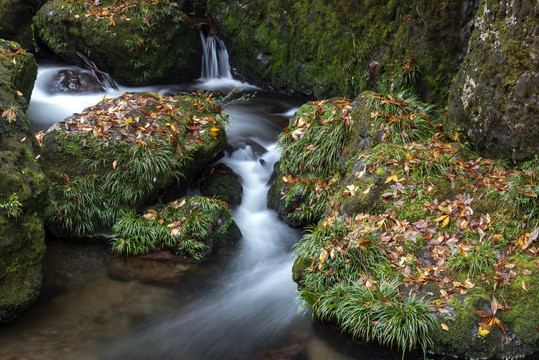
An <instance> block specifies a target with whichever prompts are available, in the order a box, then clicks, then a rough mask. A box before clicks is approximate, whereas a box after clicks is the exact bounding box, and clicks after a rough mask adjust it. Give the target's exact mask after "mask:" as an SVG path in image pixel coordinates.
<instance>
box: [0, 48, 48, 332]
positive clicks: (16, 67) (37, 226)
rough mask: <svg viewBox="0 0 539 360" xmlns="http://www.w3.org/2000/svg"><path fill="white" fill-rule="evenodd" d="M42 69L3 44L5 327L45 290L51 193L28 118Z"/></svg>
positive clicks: (0, 201)
mask: <svg viewBox="0 0 539 360" xmlns="http://www.w3.org/2000/svg"><path fill="white" fill-rule="evenodd" d="M36 69H37V65H36V63H35V60H34V58H33V56H32V55H31V54H28V53H26V52H25V51H24V50H22V49H21V48H20V46H19V45H18V44H16V43H13V42H8V41H4V40H0V114H1V117H0V184H1V185H0V323H4V322H9V321H12V320H13V319H15V318H16V317H17V316H19V315H20V314H21V312H23V311H24V310H25V309H26V308H27V307H28V306H29V305H30V304H32V303H33V302H34V301H35V300H36V299H37V297H38V295H39V289H40V287H41V261H42V258H43V254H44V252H45V241H44V237H45V234H44V230H43V212H42V209H43V208H44V207H47V206H48V191H47V186H46V183H45V179H44V174H43V172H42V171H41V169H40V167H39V166H38V164H37V162H36V160H35V157H36V153H35V152H34V149H36V148H37V147H38V146H37V141H36V139H35V137H34V135H33V133H32V132H31V131H30V126H29V122H28V118H27V117H26V115H25V113H24V109H25V108H26V106H27V101H26V99H29V97H30V96H29V95H30V92H31V91H32V87H33V82H34V80H35V76H36Z"/></svg>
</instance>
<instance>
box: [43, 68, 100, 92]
mask: <svg viewBox="0 0 539 360" xmlns="http://www.w3.org/2000/svg"><path fill="white" fill-rule="evenodd" d="M104 91H105V89H104V88H103V86H101V84H99V82H98V81H97V80H96V79H95V78H94V77H93V76H92V75H90V74H87V73H82V72H77V71H73V70H60V71H58V73H57V74H56V75H55V76H54V77H53V78H52V80H51V85H50V92H51V93H53V94H54V93H71V94H74V93H98V92H104Z"/></svg>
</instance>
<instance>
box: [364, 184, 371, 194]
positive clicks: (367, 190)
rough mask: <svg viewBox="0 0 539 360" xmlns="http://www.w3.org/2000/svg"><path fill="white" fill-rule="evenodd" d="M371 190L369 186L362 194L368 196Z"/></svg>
mask: <svg viewBox="0 0 539 360" xmlns="http://www.w3.org/2000/svg"><path fill="white" fill-rule="evenodd" d="M371 189H372V185H371V186H369V187H368V188H367V189H365V191H363V194H368V193H370V192H371Z"/></svg>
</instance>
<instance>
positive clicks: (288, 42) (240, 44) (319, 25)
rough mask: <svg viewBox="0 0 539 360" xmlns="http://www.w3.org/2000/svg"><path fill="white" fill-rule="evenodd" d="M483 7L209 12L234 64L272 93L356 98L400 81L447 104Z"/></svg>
mask: <svg viewBox="0 0 539 360" xmlns="http://www.w3.org/2000/svg"><path fill="white" fill-rule="evenodd" d="M477 3H478V1H477V0H456V1H446V0H444V1H436V2H433V1H428V0H414V1H407V2H402V1H391V2H381V1H380V2H375V1H366V0H362V1H352V2H343V1H337V0H333V1H322V0H317V1H307V0H300V1H277V0H272V1H250V2H248V3H245V2H237V1H213V0H212V1H209V3H208V11H209V12H210V13H212V14H216V15H218V16H219V18H220V20H221V22H222V32H223V34H224V36H225V38H226V40H227V46H228V48H229V51H230V57H231V63H232V64H233V65H234V66H235V67H236V68H237V70H238V71H239V72H240V73H242V74H244V75H246V76H249V77H252V78H255V79H257V80H263V81H264V82H266V83H267V84H268V85H270V86H274V87H277V88H286V89H289V90H295V91H298V92H301V93H306V94H313V95H314V96H315V97H318V98H320V97H331V96H343V95H346V96H349V97H355V96H356V95H357V94H358V93H359V92H361V91H363V90H366V89H369V88H373V87H379V86H381V85H382V84H383V83H385V82H387V80H388V79H390V78H394V79H396V81H397V82H399V85H405V86H408V87H411V88H413V90H415V91H416V92H418V93H420V94H421V95H422V97H423V99H424V100H427V101H428V102H431V103H437V104H444V103H445V101H446V99H447V92H448V89H449V85H450V82H451V80H452V77H453V76H454V74H456V72H457V69H458V64H459V61H460V60H461V58H462V57H463V56H464V54H465V52H466V45H467V41H468V37H469V21H470V20H472V19H473V16H474V13H475V10H476V8H477ZM457 19H458V20H457ZM384 80H386V81H384ZM385 86H387V84H386V85H385Z"/></svg>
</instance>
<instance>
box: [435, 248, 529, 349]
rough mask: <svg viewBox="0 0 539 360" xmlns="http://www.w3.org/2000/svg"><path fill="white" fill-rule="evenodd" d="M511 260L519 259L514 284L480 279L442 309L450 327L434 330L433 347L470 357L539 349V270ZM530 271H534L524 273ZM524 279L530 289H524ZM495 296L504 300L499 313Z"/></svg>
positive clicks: (499, 301) (443, 318)
mask: <svg viewBox="0 0 539 360" xmlns="http://www.w3.org/2000/svg"><path fill="white" fill-rule="evenodd" d="M508 261H510V264H511V263H512V264H515V261H516V263H517V271H516V273H518V275H517V276H516V278H515V279H514V280H512V281H511V283H510V285H502V286H501V287H500V288H497V289H494V288H493V287H491V286H488V285H486V284H478V285H477V286H475V287H474V288H472V289H470V290H468V292H467V293H466V294H464V295H459V296H455V297H454V298H453V299H452V300H451V301H450V302H449V303H448V305H447V307H446V309H447V310H448V312H447V313H443V314H440V321H441V322H443V323H445V324H446V325H447V326H448V328H449V329H448V330H444V329H442V328H441V327H439V328H438V327H437V328H436V329H434V331H433V332H432V337H433V340H434V348H433V351H435V352H437V353H440V354H451V355H452V356H461V357H466V358H520V357H523V356H526V355H531V354H533V353H535V352H537V351H538V350H539V334H538V331H537V325H536V324H537V323H538V321H539V315H538V314H537V311H536V310H535V309H536V307H537V304H538V303H539V296H538V292H537V291H536V289H537V286H539V276H538V274H537V271H536V270H537V269H533V268H534V266H533V263H532V262H531V261H526V260H524V261H523V262H522V261H518V260H516V259H515V258H512V259H510V260H509V259H508ZM526 271H529V272H531V275H523V272H526ZM522 281H524V282H525V284H526V285H525V286H526V289H527V291H525V290H524V289H523V287H522ZM493 301H495V302H496V303H497V304H496V306H498V304H500V305H499V308H498V309H497V311H496V313H495V314H493V310H492V303H493ZM478 312H479V313H478ZM492 319H495V320H492ZM481 322H484V323H486V325H488V324H489V323H490V324H491V327H490V328H488V327H485V325H482V324H481ZM480 326H482V328H481V329H482V333H481V332H479V327H480ZM484 330H486V331H487V332H486V333H485V332H484Z"/></svg>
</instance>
